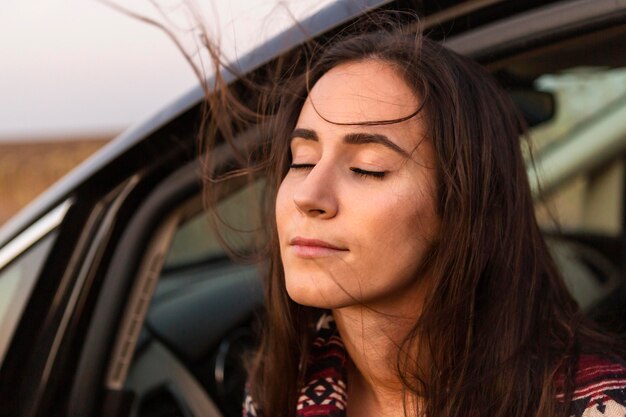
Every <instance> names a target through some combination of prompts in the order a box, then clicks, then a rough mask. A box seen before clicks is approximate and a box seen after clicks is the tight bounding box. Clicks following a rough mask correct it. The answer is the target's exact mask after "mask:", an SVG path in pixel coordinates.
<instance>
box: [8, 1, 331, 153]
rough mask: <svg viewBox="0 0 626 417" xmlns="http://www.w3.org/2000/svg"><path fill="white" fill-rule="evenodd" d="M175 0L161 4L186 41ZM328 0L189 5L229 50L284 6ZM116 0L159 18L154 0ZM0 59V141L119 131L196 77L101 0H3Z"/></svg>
mask: <svg viewBox="0 0 626 417" xmlns="http://www.w3.org/2000/svg"><path fill="white" fill-rule="evenodd" d="M182 2H183V1H181V0H178V1H174V0H159V5H160V9H161V10H163V11H164V12H165V14H166V16H167V18H168V19H169V20H170V23H169V24H168V27H172V28H175V29H176V30H177V36H178V37H179V39H180V40H181V42H183V45H184V46H185V48H187V49H188V50H193V49H194V45H195V43H194V40H193V39H194V38H193V36H191V35H189V33H192V32H190V31H189V30H187V29H189V28H191V27H192V25H191V23H190V22H191V21H192V19H190V15H189V12H188V10H189V9H188V8H184V7H182V6H181V3H182ZM330 2H331V0H322V1H319V0H318V1H309V0H291V1H289V0H283V1H274V0H202V1H197V2H196V4H195V5H192V7H193V10H196V12H197V13H198V14H199V15H201V19H200V20H201V21H202V22H203V23H204V25H205V26H206V27H208V28H209V30H211V31H212V33H213V34H214V35H215V34H219V40H220V44H221V45H222V48H223V49H224V51H225V52H226V53H227V54H228V56H230V57H236V56H240V55H243V54H244V53H245V52H246V50H249V49H250V48H251V47H252V45H253V44H254V42H258V41H260V40H263V39H267V38H269V37H271V36H273V35H275V34H277V33H279V32H280V31H281V30H283V29H284V28H286V27H287V26H289V25H291V24H292V23H293V18H292V17H291V15H290V13H292V14H293V15H295V16H297V17H298V18H303V17H305V16H307V15H310V14H312V13H314V12H315V11H316V10H318V9H320V8H322V7H323V6H325V5H327V4H328V3H330ZM118 4H120V5H121V4H123V5H124V7H127V8H130V9H131V11H133V12H136V13H139V14H141V15H143V16H147V17H150V18H155V19H159V21H161V22H163V18H162V17H161V15H159V13H158V11H157V9H156V8H155V7H154V4H153V3H152V2H151V0H125V1H121V0H119V1H118ZM199 4H201V6H199ZM194 21H195V20H194ZM0 60H1V61H0V141H3V140H4V141H6V140H28V139H38V138H42V137H43V138H45V137H59V136H61V137H66V136H72V135H77V136H82V135H97V134H109V133H113V132H119V131H121V130H123V129H125V128H127V127H129V126H132V125H133V124H137V123H140V122H141V121H142V120H144V119H146V118H148V117H149V116H150V115H152V114H153V113H155V112H156V111H158V110H159V109H161V108H162V107H164V106H166V105H167V104H168V103H170V102H171V101H173V100H174V99H176V98H177V97H179V96H180V95H182V94H184V93H185V92H186V91H188V90H189V89H191V88H193V87H194V86H195V85H197V80H196V78H195V75H194V73H193V71H192V70H191V67H190V66H189V64H188V63H187V62H186V61H185V59H184V58H183V55H182V54H181V52H180V51H179V50H178V49H177V48H176V46H175V45H174V43H173V42H172V41H171V40H170V39H169V38H168V37H167V36H166V35H165V34H164V33H163V32H162V31H160V30H158V29H157V28H155V27H153V26H150V25H148V24H145V23H143V22H140V21H138V20H137V19H133V18H130V17H128V16H127V15H124V14H123V13H121V12H119V11H116V10H114V9H113V8H111V7H109V6H107V5H106V4H105V3H103V2H102V1H100V0H2V1H1V2H0Z"/></svg>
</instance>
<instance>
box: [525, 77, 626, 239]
mask: <svg viewBox="0 0 626 417" xmlns="http://www.w3.org/2000/svg"><path fill="white" fill-rule="evenodd" d="M535 86H536V88H538V89H540V90H542V91H548V92H551V93H553V94H554V97H555V101H556V103H555V104H556V108H557V112H556V115H555V117H554V118H553V119H552V120H551V121H549V122H547V123H544V124H541V125H539V126H537V127H536V128H535V129H533V130H532V132H531V138H532V141H533V147H534V152H535V154H536V155H537V157H538V159H539V160H541V159H542V158H543V159H544V160H546V161H552V163H553V164H552V165H557V167H556V169H554V167H553V166H551V164H547V166H539V167H538V169H539V170H544V171H545V170H551V169H554V170H558V169H562V170H564V171H565V170H567V167H564V168H559V166H558V161H557V158H556V157H555V156H552V157H550V156H549V155H550V153H552V154H553V155H556V154H558V153H559V152H560V153H562V154H563V155H564V156H567V157H569V158H570V160H571V164H572V169H577V172H572V173H571V174H570V175H569V177H568V178H565V179H564V181H562V183H561V184H560V185H559V186H558V187H556V188H554V189H552V190H549V192H548V195H547V198H546V201H545V203H546V206H545V207H544V208H543V209H542V211H540V213H539V219H540V221H541V223H542V225H543V226H544V227H545V228H552V227H554V223H553V220H554V219H556V220H557V221H558V224H559V225H560V227H561V228H562V229H563V230H566V231H574V232H587V233H600V234H604V235H610V236H619V235H620V234H621V232H622V228H623V225H622V218H623V214H622V213H623V200H624V196H623V193H624V149H626V147H625V146H624V140H623V137H624V135H625V134H626V125H625V122H624V121H625V120H626V68H624V67H618V68H607V67H602V66H598V67H593V66H574V67H570V68H565V69H562V70H561V71H559V72H555V73H548V74H543V75H541V76H539V77H538V78H537V79H536V80H535ZM574 161H576V163H574ZM575 165H577V167H575ZM539 177H541V172H540V173H539ZM551 216H553V217H554V218H553V217H551Z"/></svg>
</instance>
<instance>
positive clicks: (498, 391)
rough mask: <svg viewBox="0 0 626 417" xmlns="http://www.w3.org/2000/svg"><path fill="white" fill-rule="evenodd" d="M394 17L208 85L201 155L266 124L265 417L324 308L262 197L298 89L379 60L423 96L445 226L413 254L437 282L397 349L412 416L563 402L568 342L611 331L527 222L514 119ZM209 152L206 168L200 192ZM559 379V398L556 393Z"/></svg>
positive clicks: (605, 344) (278, 161)
mask: <svg viewBox="0 0 626 417" xmlns="http://www.w3.org/2000/svg"><path fill="white" fill-rule="evenodd" d="M392 21H393V19H386V18H383V19H380V20H379V23H380V22H383V24H377V25H376V30H371V26H372V24H371V22H372V17H371V16H369V17H368V18H367V22H368V23H367V25H366V26H367V29H364V27H363V26H359V25H353V26H351V27H350V28H349V29H348V30H345V31H343V32H341V33H340V34H338V35H336V36H334V37H333V38H332V39H330V40H329V41H327V42H325V43H324V44H323V45H322V46H320V45H319V44H315V43H310V44H308V45H305V46H304V47H302V48H300V49H298V50H297V51H292V52H291V53H290V54H287V55H285V56H283V57H282V58H280V59H278V60H277V61H274V62H272V63H271V64H270V65H268V66H267V67H266V68H265V69H264V70H262V71H260V72H257V73H255V74H254V75H253V76H252V77H249V78H240V80H239V84H238V86H231V87H227V86H226V85H225V83H223V84H224V85H218V90H219V91H218V93H211V94H209V95H208V104H209V112H208V117H209V118H208V119H207V120H208V121H209V125H210V127H211V128H210V129H208V130H205V133H206V132H207V131H208V132H209V140H208V141H207V143H208V144H209V145H208V149H207V153H208V155H210V154H211V152H210V151H211V147H212V146H214V144H215V143H217V142H219V141H220V140H232V141H233V142H236V140H235V139H234V136H235V132H236V131H237V130H241V129H243V128H244V127H249V126H250V125H252V124H256V125H257V126H258V127H259V129H260V132H261V137H263V138H264V140H263V141H261V142H262V143H261V144H260V145H258V146H257V147H256V149H255V153H254V154H253V157H252V158H250V160H251V161H252V164H253V167H252V168H250V166H248V167H247V168H246V169H247V171H246V172H256V173H259V172H260V173H261V174H262V176H264V177H266V178H267V179H268V181H267V186H268V187H269V189H270V192H269V193H268V196H269V197H268V207H269V208H268V210H267V215H268V216H267V220H266V223H265V225H266V226H267V231H266V235H265V236H266V240H267V247H266V251H264V252H262V254H263V255H264V256H266V257H267V259H268V261H269V262H268V263H269V266H268V269H267V275H266V279H265V293H266V314H265V317H264V321H263V330H262V335H261V341H260V345H259V349H258V351H257V353H256V356H255V358H254V360H253V361H252V364H251V367H250V370H249V372H250V374H249V391H250V393H251V395H252V397H253V398H254V399H255V401H256V402H257V404H258V406H259V408H260V410H261V412H262V414H263V415H264V416H266V417H275V416H291V415H293V414H294V413H295V409H296V408H295V407H296V400H297V396H298V395H297V390H298V387H299V386H301V384H302V378H303V375H304V372H305V367H306V357H307V352H308V347H309V343H310V338H311V329H312V327H313V322H314V320H315V319H316V317H318V316H319V313H320V312H319V311H318V310H316V309H315V308H311V307H306V306H302V305H298V304H296V303H295V302H293V301H292V300H291V299H290V298H289V297H288V295H287V292H286V289H285V283H284V275H283V268H282V263H281V258H280V251H279V248H278V238H277V233H276V226H275V220H274V214H273V204H274V198H275V192H276V190H277V189H278V187H279V185H280V183H281V181H282V178H283V177H284V176H285V175H286V172H287V170H288V167H289V163H290V153H289V138H290V134H291V132H292V130H293V128H294V126H295V124H296V121H297V118H298V115H299V112H300V109H301V107H302V105H303V103H304V101H305V99H306V97H307V92H308V91H309V89H310V88H311V87H312V86H313V85H314V84H315V82H316V81H317V80H319V79H320V78H321V77H322V76H323V75H324V74H325V73H326V72H327V71H328V70H330V69H331V68H333V67H335V66H337V65H340V64H343V63H347V62H355V61H362V60H369V59H375V60H380V61H382V62H385V63H388V64H390V65H392V66H393V67H394V68H395V69H396V70H397V71H398V73H399V74H400V75H401V76H402V77H403V79H404V80H405V81H406V83H407V84H408V85H409V86H410V87H411V88H412V89H413V90H414V92H415V93H416V95H417V97H420V99H421V100H422V106H421V108H420V110H419V111H420V112H423V113H424V114H425V115H426V118H425V119H426V121H427V130H428V137H429V140H431V142H432V145H433V147H434V150H435V155H436V166H437V178H438V184H437V196H436V197H437V200H436V201H437V210H438V215H439V216H440V220H441V226H440V236H439V238H438V240H437V242H436V243H435V244H434V246H433V247H432V250H431V251H430V252H429V256H428V257H427V259H426V260H425V261H424V262H425V263H426V264H427V266H428V268H429V271H431V274H432V277H433V282H434V284H433V286H432V288H430V289H429V294H428V295H427V297H426V303H425V306H424V308H423V311H422V314H421V316H420V318H419V320H418V321H417V322H416V323H415V326H414V328H413V329H412V331H411V332H410V334H409V335H408V336H407V338H406V340H405V341H404V344H405V345H404V346H403V348H402V349H400V352H416V351H417V352H420V357H421V356H423V355H425V357H427V358H428V361H425V362H424V361H417V360H416V358H412V357H410V356H409V354H407V353H404V354H401V355H400V356H399V357H398V362H397V372H398V375H399V376H400V378H401V379H402V381H403V384H404V389H405V393H406V394H407V395H414V396H419V397H420V402H419V403H420V410H417V411H418V412H419V415H428V416H437V417H453V416H455V417H467V416H481V417H482V416H502V417H504V416H507V417H513V416H519V417H522V416H528V417H530V416H557V415H559V416H560V415H569V414H568V410H567V404H568V402H567V399H568V398H571V390H572V384H573V382H572V378H573V374H574V372H575V369H576V358H577V355H578V354H579V353H580V351H581V349H582V350H588V351H591V352H598V353H602V352H603V351H605V350H607V349H608V348H609V346H610V345H611V343H612V342H611V339H610V338H608V337H605V336H602V335H601V334H600V333H596V332H595V331H594V330H593V329H592V328H591V327H590V325H589V324H588V323H586V321H585V320H584V318H583V316H582V314H581V312H580V311H579V309H578V306H577V304H576V302H575V301H574V300H573V299H572V298H571V296H570V295H569V293H568V291H567V289H566V287H565V285H564V283H563V280H562V278H561V276H560V273H559V271H558V270H557V268H556V266H555V264H554V262H553V260H552V257H551V255H550V253H549V251H548V248H547V246H546V243H545V241H544V239H543V237H542V234H541V231H540V229H539V227H538V225H537V221H536V219H535V215H534V207H533V198H532V195H531V191H530V187H529V184H528V180H527V176H526V169H525V164H524V161H523V158H522V155H521V150H520V136H524V134H525V132H526V127H525V123H524V121H523V119H522V117H520V115H519V114H518V112H517V110H516V108H515V106H514V105H513V103H512V102H511V100H510V98H509V97H508V95H507V94H506V93H505V92H504V91H503V90H502V89H501V88H500V87H499V86H498V85H497V83H496V82H495V80H494V79H493V78H492V77H491V75H490V74H489V73H487V72H486V71H485V70H484V69H483V68H482V67H481V66H479V65H478V64H476V63H475V62H473V61H471V60H469V59H467V58H465V57H463V56H460V55H458V54H456V53H454V52H451V51H449V50H447V49H446V48H444V47H443V46H442V45H440V44H438V43H436V42H434V41H432V40H429V39H428V38H427V37H424V36H422V35H421V34H419V33H418V34H416V33H403V31H402V28H401V27H400V26H399V25H397V24H393V23H392ZM268 74H269V75H268ZM229 88H230V89H229ZM250 103H254V104H250ZM226 110H227V111H226ZM224 114H228V115H229V116H228V117H227V118H226V117H224V116H223V115H224ZM220 115H221V116H220ZM382 123H386V121H382ZM233 126H234V127H233ZM204 139H205V140H206V136H205V137H204ZM212 166H213V165H212V164H210V163H207V172H206V173H205V174H206V175H205V177H206V178H207V187H206V192H207V193H208V195H209V196H211V193H213V191H212V190H213V187H212V185H213V184H214V182H215V178H214V177H213V168H212ZM208 201H214V199H211V198H209V199H208ZM557 375H560V376H564V377H565V381H566V382H565V384H564V385H563V386H560V387H557V386H556V383H555V377H556V376H557ZM557 390H560V391H564V393H565V398H566V400H565V401H563V402H559V401H557V399H556V392H557ZM415 411H416V410H414V412H415Z"/></svg>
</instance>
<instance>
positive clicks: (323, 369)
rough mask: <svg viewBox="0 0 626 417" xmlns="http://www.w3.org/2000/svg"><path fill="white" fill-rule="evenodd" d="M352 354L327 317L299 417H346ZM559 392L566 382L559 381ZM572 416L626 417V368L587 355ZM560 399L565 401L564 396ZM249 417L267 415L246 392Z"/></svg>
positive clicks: (309, 369) (581, 364)
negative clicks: (348, 368) (350, 356)
mask: <svg viewBox="0 0 626 417" xmlns="http://www.w3.org/2000/svg"><path fill="white" fill-rule="evenodd" d="M346 359H347V353H346V350H345V347H344V345H343V342H342V341H341V338H340V337H339V332H338V331H337V328H336V326H335V322H334V319H333V317H332V315H330V314H325V315H323V316H322V317H321V318H320V320H319V322H318V324H317V335H316V338H315V341H314V343H313V347H312V349H311V354H310V357H309V363H308V367H307V373H306V376H305V380H306V383H305V386H304V387H302V388H301V389H300V396H299V398H298V403H297V409H296V413H295V415H296V417H345V415H346V407H347V404H348V398H347V386H346V382H347V374H346ZM556 386H557V391H558V390H559V389H560V388H559V387H562V386H563V377H562V376H561V377H560V378H557V381H556ZM574 386H575V389H574V393H573V398H572V403H571V405H572V406H571V412H572V413H571V416H570V417H626V363H624V362H623V361H621V360H619V359H612V360H609V359H605V358H601V357H598V356H593V355H582V356H581V357H580V359H579V364H578V371H577V374H576V378H575V385H574ZM556 398H557V399H560V400H563V398H564V396H563V394H558V395H557V397H556ZM243 416H244V417H269V416H262V415H261V413H259V411H258V410H257V407H256V405H255V403H254V400H253V399H252V398H251V397H250V395H248V394H247V393H246V399H245V401H244V405H243Z"/></svg>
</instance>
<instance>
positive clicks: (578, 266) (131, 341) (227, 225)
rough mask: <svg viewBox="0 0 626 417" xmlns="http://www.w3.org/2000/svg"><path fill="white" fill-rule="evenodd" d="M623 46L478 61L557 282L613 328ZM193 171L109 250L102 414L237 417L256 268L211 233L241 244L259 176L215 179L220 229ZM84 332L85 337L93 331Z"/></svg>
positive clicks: (622, 182) (623, 119)
mask: <svg viewBox="0 0 626 417" xmlns="http://www.w3.org/2000/svg"><path fill="white" fill-rule="evenodd" d="M624 45H626V27H624V26H623V25H622V26H616V27H612V28H609V29H602V30H596V31H590V32H585V33H581V34H580V35H578V36H575V37H567V38H564V39H557V40H556V41H551V42H550V43H549V44H545V45H540V46H539V47H534V48H532V49H530V50H521V51H515V52H514V53H511V54H509V55H498V56H495V57H489V58H486V59H483V60H482V63H483V64H484V65H485V66H486V67H487V68H488V69H489V71H491V72H492V73H493V74H494V75H495V76H496V78H497V79H498V80H499V81H500V82H501V83H502V85H503V86H504V87H505V88H506V89H507V90H508V91H509V92H510V93H511V96H512V98H513V100H514V101H515V103H516V104H517V105H518V106H519V108H520V110H521V111H522V113H523V115H524V116H525V118H526V120H527V121H528V123H529V125H530V126H531V128H530V133H529V136H528V138H523V139H522V140H524V145H523V146H524V148H525V149H526V150H527V151H529V152H528V154H527V157H528V158H527V162H528V173H529V177H530V178H531V185H532V186H533V191H534V192H535V194H536V197H537V200H536V202H537V203H536V207H537V217H538V220H539V222H540V224H541V226H542V228H543V229H544V231H545V234H546V239H547V240H548V242H549V245H550V248H551V250H552V252H553V256H554V258H555V260H556V261H557V264H558V265H559V267H560V268H561V271H562V273H563V276H564V278H565V280H566V283H567V285H568V287H569V288H570V290H571V292H572V294H573V295H574V297H575V298H576V299H577V301H578V302H579V304H580V306H581V308H582V310H583V311H584V312H585V314H586V315H588V316H589V317H590V318H591V319H592V320H594V321H596V322H597V323H598V324H599V325H600V326H602V327H604V328H606V329H608V330H610V331H613V332H616V333H620V332H622V333H623V332H624V331H625V330H626V326H625V325H624V322H625V320H624V319H625V318H626V314H625V313H626V310H625V308H626V233H625V231H624V223H625V220H626V204H625V198H626V168H625V167H626V53H624ZM526 140H527V142H526ZM530 151H532V157H531V153H530ZM199 170H200V163H199V162H198V161H194V162H192V163H191V164H188V165H186V166H185V167H183V168H181V169H178V170H177V171H175V172H173V173H172V174H170V175H169V176H168V177H167V178H166V179H165V180H164V181H162V183H160V184H159V185H158V186H157V187H156V188H155V189H154V191H152V192H151V194H150V196H149V197H148V198H147V199H146V200H145V202H143V203H142V205H141V206H140V208H139V209H138V210H137V213H136V214H135V216H134V217H133V220H132V221H131V224H130V225H129V227H128V228H127V229H128V230H126V231H125V237H124V238H123V239H122V240H121V242H122V244H120V246H119V248H117V250H116V252H115V253H114V254H113V259H112V262H111V265H113V266H114V267H112V268H110V270H109V271H108V272H107V277H106V279H105V280H104V284H103V289H102V291H103V292H105V294H107V297H105V298H106V299H107V300H109V302H108V304H106V305H105V304H103V303H100V304H98V305H97V307H96V310H95V312H94V317H96V319H98V320H100V319H101V321H102V323H103V324H102V326H111V325H113V324H107V323H118V322H119V323H121V324H120V326H119V327H117V328H116V330H115V334H116V337H115V341H114V344H113V350H112V351H111V352H110V353H108V354H107V353H106V352H102V351H98V349H102V348H101V347H100V346H101V345H102V344H98V343H95V342H94V343H93V344H90V345H89V346H88V347H87V348H86V349H87V350H89V349H93V351H91V352H90V351H87V352H86V353H85V354H83V355H82V356H81V361H80V363H79V365H78V370H77V377H76V380H84V381H89V380H98V378H99V377H100V376H101V375H93V374H92V369H93V367H92V363H91V360H93V358H95V357H98V355H100V356H102V357H104V358H106V360H107V363H108V365H107V367H106V369H107V371H106V375H104V380H105V381H106V389H107V392H106V394H105V401H103V404H105V406H106V407H108V408H110V410H112V411H110V414H107V411H106V410H105V411H104V412H103V415H120V410H126V412H127V414H126V415H130V416H133V417H144V416H157V417H161V416H162V417H166V416H201V415H202V416H239V415H241V402H242V398H243V387H244V384H245V380H246V372H245V364H246V361H247V360H249V358H250V355H251V352H252V350H253V347H254V345H255V342H256V340H257V337H258V328H259V320H261V319H262V307H263V295H262V286H261V282H262V277H263V270H264V265H263V264H262V263H261V264H241V263H238V262H235V261H233V260H232V259H231V258H229V256H228V254H227V253H226V252H225V251H224V250H223V249H222V246H221V244H220V240H219V239H218V238H217V236H216V233H215V231H214V227H218V228H219V227H223V229H220V230H222V234H223V235H224V236H225V237H226V238H227V240H228V241H229V243H230V244H231V245H234V246H237V247H239V248H241V249H244V250H245V249H247V248H249V249H250V250H251V251H253V248H254V245H255V243H254V242H255V240H254V239H255V233H254V232H255V230H256V229H257V226H256V225H258V223H256V222H258V221H260V220H259V218H258V217H256V214H255V213H257V208H258V200H259V197H258V196H259V193H262V190H263V183H262V182H253V183H251V182H249V181H240V180H236V179H233V180H230V181H228V182H226V183H224V184H222V185H220V186H221V187H224V191H223V192H222V193H221V195H222V196H223V199H222V200H221V201H220V202H219V207H218V211H219V212H220V217H219V218H220V219H223V220H224V223H223V224H218V225H217V226H216V225H215V224H211V222H210V221H209V216H208V215H207V214H206V212H205V211H204V209H203V207H204V205H203V202H202V185H201V183H200V180H199V178H198V177H199V175H198V171H199ZM133 258H136V259H141V262H140V263H139V266H138V267H137V268H132V267H131V266H130V265H132V262H130V261H129V259H133ZM126 293H127V294H129V295H128V296H124V295H123V294H126ZM116 311H122V313H121V315H119V316H116V314H119V313H116ZM114 317H117V319H116V320H114V319H112V318H114ZM100 330H101V329H100ZM90 332H92V333H93V334H90V335H88V336H87V340H90V341H96V340H97V337H98V336H97V332H98V329H96V330H93V329H90ZM90 358H91V359H90ZM81 385H82V384H81ZM81 385H76V386H75V387H74V388H73V391H72V400H71V401H70V404H71V407H73V408H72V410H71V415H88V414H81V413H83V412H85V410H84V409H81V407H82V405H81V404H89V403H91V402H90V401H88V400H89V399H93V396H94V395H96V393H94V392H93V390H92V389H91V387H92V385H90V384H89V383H85V384H84V385H82V386H81ZM79 400H84V401H79Z"/></svg>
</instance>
